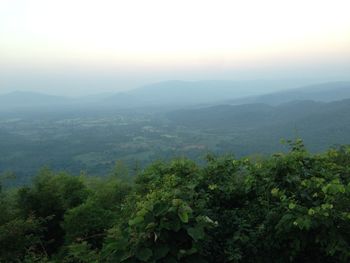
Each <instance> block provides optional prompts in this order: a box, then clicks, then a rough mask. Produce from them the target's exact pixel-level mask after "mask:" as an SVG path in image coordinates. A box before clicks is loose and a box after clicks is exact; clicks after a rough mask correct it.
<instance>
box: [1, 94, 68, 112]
mask: <svg viewBox="0 0 350 263" xmlns="http://www.w3.org/2000/svg"><path fill="white" fill-rule="evenodd" d="M68 102H70V99H68V98H65V97H60V96H52V95H47V94H42V93H36V92H25V91H14V92H11V93H7V94H3V95H0V108H6V109H10V108H27V107H38V106H49V105H59V104H64V103H68Z"/></svg>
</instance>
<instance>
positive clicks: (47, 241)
mask: <svg viewBox="0 0 350 263" xmlns="http://www.w3.org/2000/svg"><path fill="white" fill-rule="evenodd" d="M290 148H291V150H290V152H288V153H276V154H274V155H272V156H271V157H269V158H264V159H258V158H256V159H236V158H234V157H232V156H213V155H208V156H207V161H206V164H205V165H197V164H196V163H194V162H193V161H190V160H188V159H176V160H172V161H170V162H156V163H153V164H151V165H150V166H148V167H147V168H146V169H143V170H139V171H136V174H137V175H136V176H135V177H133V178H130V176H129V175H128V171H127V170H126V169H125V167H123V165H121V164H120V163H119V164H118V165H117V167H116V169H115V170H114V171H113V173H112V174H110V175H109V176H106V177H103V178H101V177H100V178H94V177H89V176H87V175H84V174H81V175H80V176H72V175H68V174H66V173H54V172H52V171H50V170H48V169H43V170H41V171H40V172H39V174H38V175H37V176H36V177H35V180H34V182H33V184H32V185H31V186H30V187H21V188H17V189H12V190H6V191H5V190H3V191H2V192H1V195H0V198H1V199H0V210H1V213H0V262H67V263H68V262H349V260H350V206H349V204H350V147H345V146H344V147H340V148H337V149H330V150H328V151H326V152H325V153H322V154H310V153H309V152H308V151H307V150H306V149H305V147H304V145H303V142H302V141H301V140H297V141H295V142H292V143H291V144H290Z"/></svg>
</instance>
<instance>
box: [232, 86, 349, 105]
mask: <svg viewBox="0 0 350 263" xmlns="http://www.w3.org/2000/svg"><path fill="white" fill-rule="evenodd" d="M347 98H350V81H338V82H328V83H322V84H316V85H310V86H304V87H301V88H296V89H289V90H283V91H278V92H274V93H269V94H265V95H259V96H250V97H246V98H239V99H234V100H230V101H227V102H228V103H230V104H247V103H265V104H269V105H278V104H282V103H286V102H290V101H296V100H314V101H323V102H331V101H336V100H342V99H347Z"/></svg>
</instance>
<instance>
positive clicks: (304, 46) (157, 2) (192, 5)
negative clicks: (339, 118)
mask: <svg viewBox="0 0 350 263" xmlns="http://www.w3.org/2000/svg"><path fill="white" fill-rule="evenodd" d="M349 10H350V1H349V0H332V1H331V0H292V1H291V0H147V1H145V0H127V1H126V0H123V1H121V0H50V1H48V0H1V1H0V93H1V92H2V93H3V92H8V91H12V90H33V91H40V92H45V93H52V94H68V95H81V94H93V93H100V92H101V93H102V92H111V91H119V90H126V89H131V88H135V87H138V86H142V85H145V84H148V83H152V82H158V81H163V80H169V79H181V80H202V79H233V80H237V79H238V80H241V79H284V78H285V79H305V80H308V81H310V80H312V81H315V82H316V81H319V82H322V81H332V80H347V78H348V77H347V76H350V16H349Z"/></svg>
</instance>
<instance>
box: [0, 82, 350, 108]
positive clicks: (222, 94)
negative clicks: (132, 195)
mask: <svg viewBox="0 0 350 263" xmlns="http://www.w3.org/2000/svg"><path fill="white" fill-rule="evenodd" d="M281 85H282V84H281V83H279V82H274V81H226V80H208V81H194V82H189V81H166V82H159V83H155V84H151V85H147V86H144V87H141V88H138V89H134V90H130V91H127V92H120V93H111V94H97V95H95V96H84V97H79V98H68V97H62V96H53V95H47V94H41V93H35V92H23V91H16V92H12V93H8V94H3V95H0V109H11V108H30V107H34V108H38V107H52V108H53V109H54V108H55V107H62V106H63V107H70V108H71V109H73V108H74V107H79V108H81V109H84V108H86V109H87V108H89V107H90V108H108V109H111V108H116V109H132V108H142V107H189V106H191V107H193V106H200V105H202V106H205V105H206V106H210V105H220V104H234V105H239V104H256V103H263V104H268V105H278V104H283V103H286V102H291V101H296V100H313V101H324V102H329V101H335V100H341V99H345V98H350V82H330V83H323V84H317V85H312V86H305V87H303V88H294V89H289V88H288V87H289V86H288V85H290V84H288V85H287V84H286V85H283V90H282V91H281ZM278 89H279V91H277V92H276V91H275V90H278Z"/></svg>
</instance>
